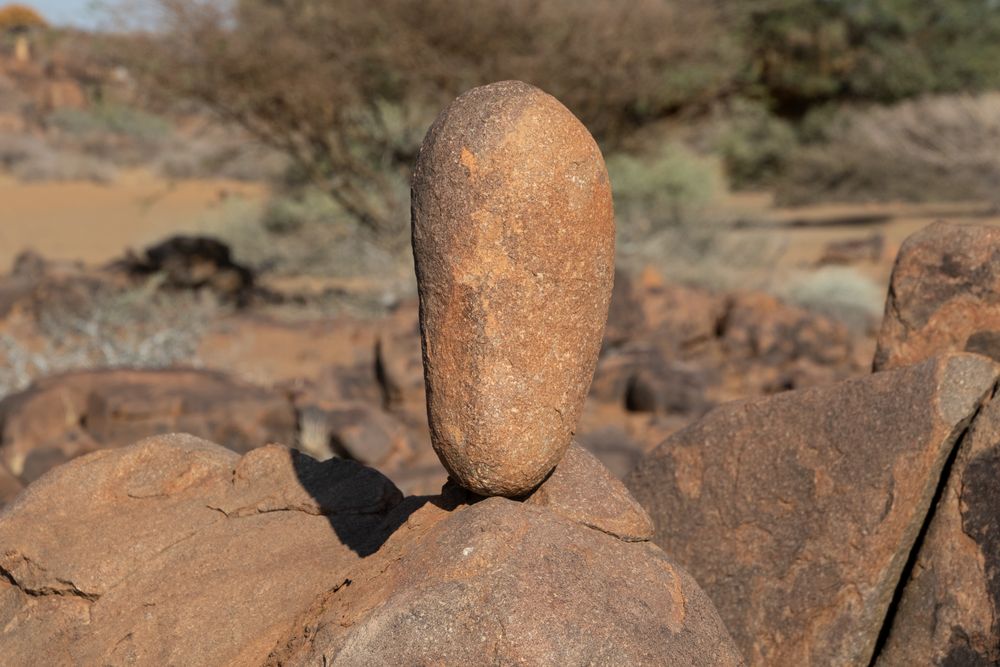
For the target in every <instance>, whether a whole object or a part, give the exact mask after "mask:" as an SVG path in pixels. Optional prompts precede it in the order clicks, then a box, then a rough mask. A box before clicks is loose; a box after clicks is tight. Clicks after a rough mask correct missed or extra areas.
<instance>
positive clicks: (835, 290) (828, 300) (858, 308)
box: [779, 266, 885, 333]
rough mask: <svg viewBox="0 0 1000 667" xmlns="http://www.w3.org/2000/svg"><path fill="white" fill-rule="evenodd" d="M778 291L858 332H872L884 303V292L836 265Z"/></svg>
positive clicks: (788, 299) (876, 285) (876, 284)
mask: <svg viewBox="0 0 1000 667" xmlns="http://www.w3.org/2000/svg"><path fill="white" fill-rule="evenodd" d="M779 292H780V294H781V296H783V297H784V298H785V299H786V300H787V301H789V302H790V303H793V304H795V305H797V306H800V307H802V308H806V309H808V310H812V311H814V312H818V313H820V314H822V315H826V316H827V317H830V318H833V319H836V320H839V321H841V322H843V323H844V324H845V325H847V326H848V327H849V328H850V329H851V330H853V331H856V332H859V333H865V332H868V331H870V330H872V328H873V327H874V325H875V324H876V323H877V322H878V318H879V316H880V315H881V314H882V309H883V304H884V302H885V289H884V288H883V287H881V286H880V285H879V284H878V283H876V282H875V281H874V280H872V279H871V278H868V277H867V276H865V275H862V274H861V273H858V272H857V271H856V270H854V269H851V268H847V267H839V266H838V267H834V266H831V267H826V268H823V269H820V270H818V271H816V272H815V273H811V274H808V275H804V276H800V277H798V278H797V279H794V280H792V281H791V282H790V283H788V284H787V285H786V286H785V287H784V288H783V289H781V290H779Z"/></svg>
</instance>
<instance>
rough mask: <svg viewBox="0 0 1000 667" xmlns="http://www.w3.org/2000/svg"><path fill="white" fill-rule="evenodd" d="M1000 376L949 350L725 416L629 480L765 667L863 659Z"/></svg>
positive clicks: (753, 403) (739, 406)
mask: <svg viewBox="0 0 1000 667" xmlns="http://www.w3.org/2000/svg"><path fill="white" fill-rule="evenodd" d="M996 375H997V369H996V367H995V366H994V365H993V364H992V363H991V362H990V360H988V359H986V358H984V357H980V356H978V355H961V354H960V355H949V356H945V357H943V358H941V359H936V360H929V361H927V362H924V363H922V364H919V365H917V366H912V367H907V368H903V369H899V370H896V371H892V372H887V373H878V374H875V375H872V376H869V377H865V378H861V379H858V380H850V381H847V382H842V383H839V384H836V385H832V386H829V387H822V388H815V389H808V390H802V391H795V392H788V393H785V394H779V395H777V396H774V397H770V398H763V399H756V400H750V401H745V402H737V403H731V404H727V405H723V406H721V407H719V408H716V409H715V410H713V411H712V412H710V413H709V414H708V415H706V416H705V417H704V418H702V419H701V420H700V421H698V422H696V423H694V424H693V425H691V426H690V427H688V428H686V429H684V430H683V431H680V432H678V433H676V434H674V435H673V436H671V437H670V438H668V439H667V440H666V441H665V442H664V443H663V444H661V445H660V446H659V447H658V448H657V449H656V450H654V451H653V452H652V453H651V454H650V455H649V456H648V457H647V458H646V459H645V460H644V461H643V462H642V463H641V464H640V465H639V467H638V468H637V469H636V470H635V471H634V472H633V473H632V474H631V475H630V476H629V478H627V480H626V484H627V486H629V488H630V489H631V490H632V492H633V493H634V494H635V496H636V498H637V499H638V500H639V501H640V502H641V503H642V504H643V505H644V506H645V507H646V509H647V510H649V512H650V514H651V516H652V517H653V521H654V524H655V526H656V534H655V537H654V541H655V542H656V543H657V544H658V545H659V546H660V547H662V548H663V549H664V551H666V552H667V553H669V554H671V555H672V556H673V557H675V558H676V559H677V560H678V562H679V563H680V564H681V565H682V566H683V567H685V568H686V569H687V570H688V571H689V572H691V573H692V575H693V576H694V577H695V579H696V580H697V581H698V582H699V583H700V584H701V585H702V586H703V587H704V588H705V590H706V592H707V593H708V594H709V596H710V597H711V598H712V600H713V601H714V602H715V604H716V607H717V608H718V609H719V613H720V615H721V616H722V618H723V620H724V621H725V623H726V625H727V627H728V628H729V630H730V632H732V634H733V638H734V639H735V641H736V643H737V645H738V646H739V647H740V649H741V650H742V652H743V655H744V656H745V657H746V658H747V659H748V661H749V662H750V663H751V664H756V665H804V664H814V665H821V664H822V665H827V664H848V665H855V664H867V663H868V661H869V660H870V658H871V656H872V652H873V650H874V648H875V644H876V639H877V637H878V634H879V630H880V628H881V627H882V624H883V620H884V618H885V615H886V612H887V609H888V608H889V604H890V601H891V599H892V596H893V592H894V590H895V588H896V584H897V581H898V580H899V578H900V576H901V573H902V572H903V569H904V565H905V563H906V561H907V558H908V556H909V553H910V550H911V548H912V546H913V544H914V541H915V539H916V537H917V534H918V532H919V531H920V527H921V525H922V523H923V521H924V519H925V517H926V515H927V512H928V510H929V508H930V505H931V501H932V498H933V496H934V493H935V491H936V489H937V487H938V484H939V481H940V477H941V471H942V468H943V466H944V464H945V461H946V459H947V458H948V456H949V455H950V454H951V452H952V449H953V447H954V446H955V443H956V441H957V439H958V438H959V436H960V435H961V433H962V432H963V429H964V428H965V427H966V426H967V425H968V423H969V421H970V419H971V418H972V416H973V414H974V413H975V411H976V409H977V408H978V407H979V405H980V402H981V401H982V400H983V399H984V398H985V397H986V396H988V395H989V394H990V392H991V390H992V388H993V384H994V381H995V379H996Z"/></svg>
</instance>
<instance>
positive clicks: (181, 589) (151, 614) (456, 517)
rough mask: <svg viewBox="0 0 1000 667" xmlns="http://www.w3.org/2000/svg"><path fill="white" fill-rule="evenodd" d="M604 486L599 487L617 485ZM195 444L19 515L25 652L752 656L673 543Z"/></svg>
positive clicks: (77, 481)
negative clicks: (741, 651) (674, 553)
mask: <svg viewBox="0 0 1000 667" xmlns="http://www.w3.org/2000/svg"><path fill="white" fill-rule="evenodd" d="M600 483H601V482H600V481H599V480H598V484H600ZM446 491H447V492H446V493H444V494H443V495H440V496H434V497H423V498H419V497H411V498H407V499H403V498H402V496H401V494H399V492H398V490H397V489H396V488H395V486H393V485H392V483H391V482H390V481H389V480H388V479H386V478H385V477H383V476H382V475H381V474H379V473H377V472H375V471H374V470H371V469H368V468H365V467H363V466H361V465H360V464H357V463H355V462H352V461H345V460H336V459H335V460H331V461H326V462H323V463H319V462H316V461H315V460H313V459H311V458H309V457H308V456H305V455H304V454H301V453H298V452H295V451H293V450H289V449H287V448H284V447H280V446H276V445H272V446H268V447H263V448H260V449H257V450H254V451H252V452H250V453H248V454H246V455H244V456H243V457H242V458H241V457H240V456H239V455H237V454H236V453H234V452H232V451H230V450H227V449H225V448H222V447H219V446H217V445H214V444H211V443H208V442H206V441H203V440H199V439H197V438H193V437H191V436H183V435H170V436H162V437H158V438H151V439H148V440H145V441H143V442H140V443H137V444H136V445H133V446H130V447H125V448H121V449H115V450H103V451H100V452H97V453H94V454H90V455H88V456H83V457H80V458H77V459H75V460H73V461H70V462H69V463H67V464H65V465H62V466H60V467H58V468H56V469H55V470H53V471H51V472H49V473H48V474H46V475H45V476H43V477H42V478H41V479H39V480H38V481H36V482H35V483H34V484H32V485H31V486H29V487H28V489H27V490H26V491H25V492H24V493H22V494H21V495H20V496H19V497H18V499H17V500H16V501H15V502H14V503H13V504H11V505H10V506H8V507H7V508H6V509H5V510H4V511H3V512H2V513H0V655H3V656H4V658H3V662H4V663H5V664H12V665H15V664H37V662H38V659H39V656H45V659H46V661H47V663H49V664H87V665H89V664H136V665H170V664H176V665H223V664H232V665H263V664H271V665H278V664H281V665H296V664H302V665H315V664H338V665H341V664H343V665H381V664H445V663H448V664H459V663H460V664H470V665H478V664H519V663H527V664H545V665H575V664H580V665H582V664H595V663H599V664H630V665H633V664H648V665H662V664H671V665H713V666H714V665H739V664H741V662H740V658H739V656H738V654H737V653H736V650H735V648H734V645H733V643H732V640H731V639H730V638H729V636H728V633H727V632H726V630H725V628H724V627H723V625H722V622H721V620H720V619H719V616H718V614H717V613H716V612H715V610H714V608H713V607H712V604H711V603H710V602H709V600H708V598H707V597H706V596H705V594H704V593H703V592H702V591H701V589H699V588H698V586H697V585H696V584H695V583H694V581H693V580H692V579H691V577H690V576H688V575H687V574H685V573H684V572H683V570H681V569H680V568H679V567H678V566H676V565H675V564H674V562H673V561H671V560H670V559H669V558H668V557H667V556H666V555H664V554H663V552H662V551H660V550H659V549H658V548H657V547H655V546H654V545H652V544H651V543H649V542H645V543H634V542H627V541H623V540H620V539H617V538H616V537H614V536H612V535H609V534H607V533H605V532H601V531H600V530H594V529H592V528H589V527H587V526H585V525H582V524H581V523H578V522H575V521H571V520H569V519H567V518H566V517H565V516H562V515H560V514H557V513H555V512H553V511H550V510H549V509H548V508H546V507H544V506H537V505H529V504H526V503H521V502H517V501H513V500H507V499H503V498H492V499H488V500H484V501H481V502H476V503H475V504H469V503H470V502H474V501H475V498H473V497H472V496H471V494H468V493H466V492H465V491H463V490H461V489H458V488H457V487H449V489H446Z"/></svg>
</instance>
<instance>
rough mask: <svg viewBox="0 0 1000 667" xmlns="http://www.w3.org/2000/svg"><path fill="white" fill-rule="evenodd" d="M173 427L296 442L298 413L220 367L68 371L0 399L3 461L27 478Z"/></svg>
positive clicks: (240, 447)
mask: <svg viewBox="0 0 1000 667" xmlns="http://www.w3.org/2000/svg"><path fill="white" fill-rule="evenodd" d="M174 431H185V432H187V433H192V434H195V435H197V436H199V437H205V438H212V439H213V440H215V441H217V442H220V443H222V444H224V445H225V446H227V447H229V448H230V449H233V450H236V451H241V452H242V451H247V450H249V449H252V448H253V447H260V446H261V445H265V444H267V443H268V442H286V443H291V442H294V440H295V435H296V414H295V409H294V408H293V406H292V404H291V402H290V401H289V400H288V399H287V398H286V397H285V396H283V395H281V394H280V393H277V392H270V391H266V390H264V389H260V388H258V387H253V386H250V385H246V384H242V383H239V382H236V381H234V380H232V379H231V378H229V377H227V376H226V375H224V374H222V373H215V372H207V371H196V370H163V371H133V370H110V371H82V372H78V373H68V374H65V375H58V376H53V377H50V378H46V379H44V380H41V381H39V382H37V383H35V384H34V385H32V387H30V388H29V389H27V390H25V391H24V392H21V393H19V394H14V395H12V396H9V397H7V398H6V399H4V400H3V401H0V462H2V464H3V465H5V466H6V467H7V469H8V470H9V471H10V472H11V473H13V474H14V475H15V476H16V477H18V478H20V479H21V480H22V482H25V483H28V482H31V481H33V480H34V479H37V478H38V477H39V476H41V475H42V474H43V473H44V472H46V471H47V470H49V469H50V468H52V467H53V466H55V465H58V464H60V463H63V462H64V461H68V460H69V459H72V458H74V457H76V456H80V455H81V454H86V453H89V452H92V451H95V450H97V449H101V448H106V447H122V446H124V445H128V444H130V443H132V442H135V441H136V440H138V439H141V438H144V437H147V436H151V435H157V434H163V433H171V432H174Z"/></svg>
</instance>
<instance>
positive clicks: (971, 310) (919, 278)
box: [874, 222, 1000, 371]
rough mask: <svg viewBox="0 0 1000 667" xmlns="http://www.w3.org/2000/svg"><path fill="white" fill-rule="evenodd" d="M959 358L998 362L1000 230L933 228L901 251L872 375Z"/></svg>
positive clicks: (938, 225) (946, 225)
mask: <svg viewBox="0 0 1000 667" xmlns="http://www.w3.org/2000/svg"><path fill="white" fill-rule="evenodd" d="M961 351H966V352H975V353H977V354H983V355H986V356H988V357H991V358H993V359H995V360H998V361H1000V228H997V227H990V226H985V225H984V226H980V225H958V224H950V223H945V222H937V223H934V224H933V225H930V226H929V227H927V228H925V229H923V230H921V231H919V232H917V233H916V234H914V235H913V236H911V237H909V238H908V239H907V240H906V242H905V243H903V246H902V247H901V248H900V250H899V255H898V256H897V257H896V264H895V265H894V266H893V270H892V278H891V280H890V283H889V297H888V300H887V301H886V306H885V318H884V319H883V320H882V330H881V331H880V332H879V337H878V347H877V349H876V352H875V362H874V369H875V370H876V371H880V370H886V369H889V368H895V367H897V366H905V365H907V364H912V363H916V362H918V361H922V360H924V359H927V358H929V357H932V356H935V355H938V354H942V353H944V352H961Z"/></svg>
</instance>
